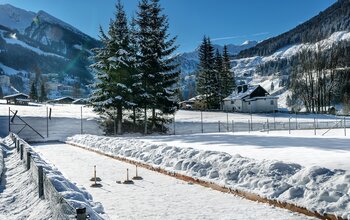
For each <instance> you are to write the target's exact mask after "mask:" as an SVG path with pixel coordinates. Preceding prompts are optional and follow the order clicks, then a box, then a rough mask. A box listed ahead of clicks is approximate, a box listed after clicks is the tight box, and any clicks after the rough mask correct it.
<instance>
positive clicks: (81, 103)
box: [72, 99, 89, 105]
mask: <svg viewBox="0 0 350 220" xmlns="http://www.w3.org/2000/svg"><path fill="white" fill-rule="evenodd" d="M88 103H89V102H88V100H87V99H77V100H75V101H73V102H72V104H76V105H86V104H88Z"/></svg>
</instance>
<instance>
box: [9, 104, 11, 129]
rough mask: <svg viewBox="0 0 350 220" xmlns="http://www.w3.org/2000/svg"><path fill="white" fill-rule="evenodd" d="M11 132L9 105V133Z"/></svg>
mask: <svg viewBox="0 0 350 220" xmlns="http://www.w3.org/2000/svg"><path fill="white" fill-rule="evenodd" d="M10 132H11V107H9V134H10Z"/></svg>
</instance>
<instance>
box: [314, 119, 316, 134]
mask: <svg viewBox="0 0 350 220" xmlns="http://www.w3.org/2000/svg"><path fill="white" fill-rule="evenodd" d="M314 135H316V118H314Z"/></svg>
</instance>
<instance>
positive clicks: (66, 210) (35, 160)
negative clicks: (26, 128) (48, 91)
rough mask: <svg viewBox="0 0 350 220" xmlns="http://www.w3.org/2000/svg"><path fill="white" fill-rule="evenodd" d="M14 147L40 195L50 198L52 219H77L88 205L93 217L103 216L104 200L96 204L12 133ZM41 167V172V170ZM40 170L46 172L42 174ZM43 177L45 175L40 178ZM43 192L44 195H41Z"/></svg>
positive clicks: (99, 217) (89, 196) (83, 191)
mask: <svg viewBox="0 0 350 220" xmlns="http://www.w3.org/2000/svg"><path fill="white" fill-rule="evenodd" d="M12 137H13V141H14V142H15V147H16V148H17V152H18V154H19V155H20V158H21V159H22V160H23V161H24V164H25V165H26V166H27V169H28V170H29V172H30V173H31V174H32V177H33V179H34V182H35V183H36V184H37V185H38V193H39V197H40V196H42V197H43V198H45V199H47V200H48V201H49V204H50V207H51V210H52V212H53V214H54V216H53V219H61V220H69V219H77V210H78V209H80V210H81V209H82V208H85V209H86V214H87V215H88V216H89V219H91V220H100V219H104V218H103V216H104V210H103V207H102V205H101V203H94V202H93V199H92V196H91V195H90V194H89V193H88V192H87V191H85V190H84V189H80V188H78V187H77V186H76V185H75V184H73V183H71V182H70V181H69V180H67V179H66V178H65V177H64V176H63V175H62V173H60V172H59V171H58V170H57V169H55V168H53V167H51V166H50V165H49V164H47V163H46V162H45V161H44V160H43V159H41V158H40V156H39V155H38V154H37V153H36V152H35V151H34V150H33V149H32V148H31V146H30V145H28V143H26V142H25V141H23V140H22V139H20V138H19V137H18V136H17V135H15V134H12ZM39 170H41V171H39ZM40 172H42V173H43V175H40ZM39 176H42V178H39ZM40 194H42V195H40ZM78 219H79V218H78Z"/></svg>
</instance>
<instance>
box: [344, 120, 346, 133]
mask: <svg viewBox="0 0 350 220" xmlns="http://www.w3.org/2000/svg"><path fill="white" fill-rule="evenodd" d="M344 136H346V118H345V117H344Z"/></svg>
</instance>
